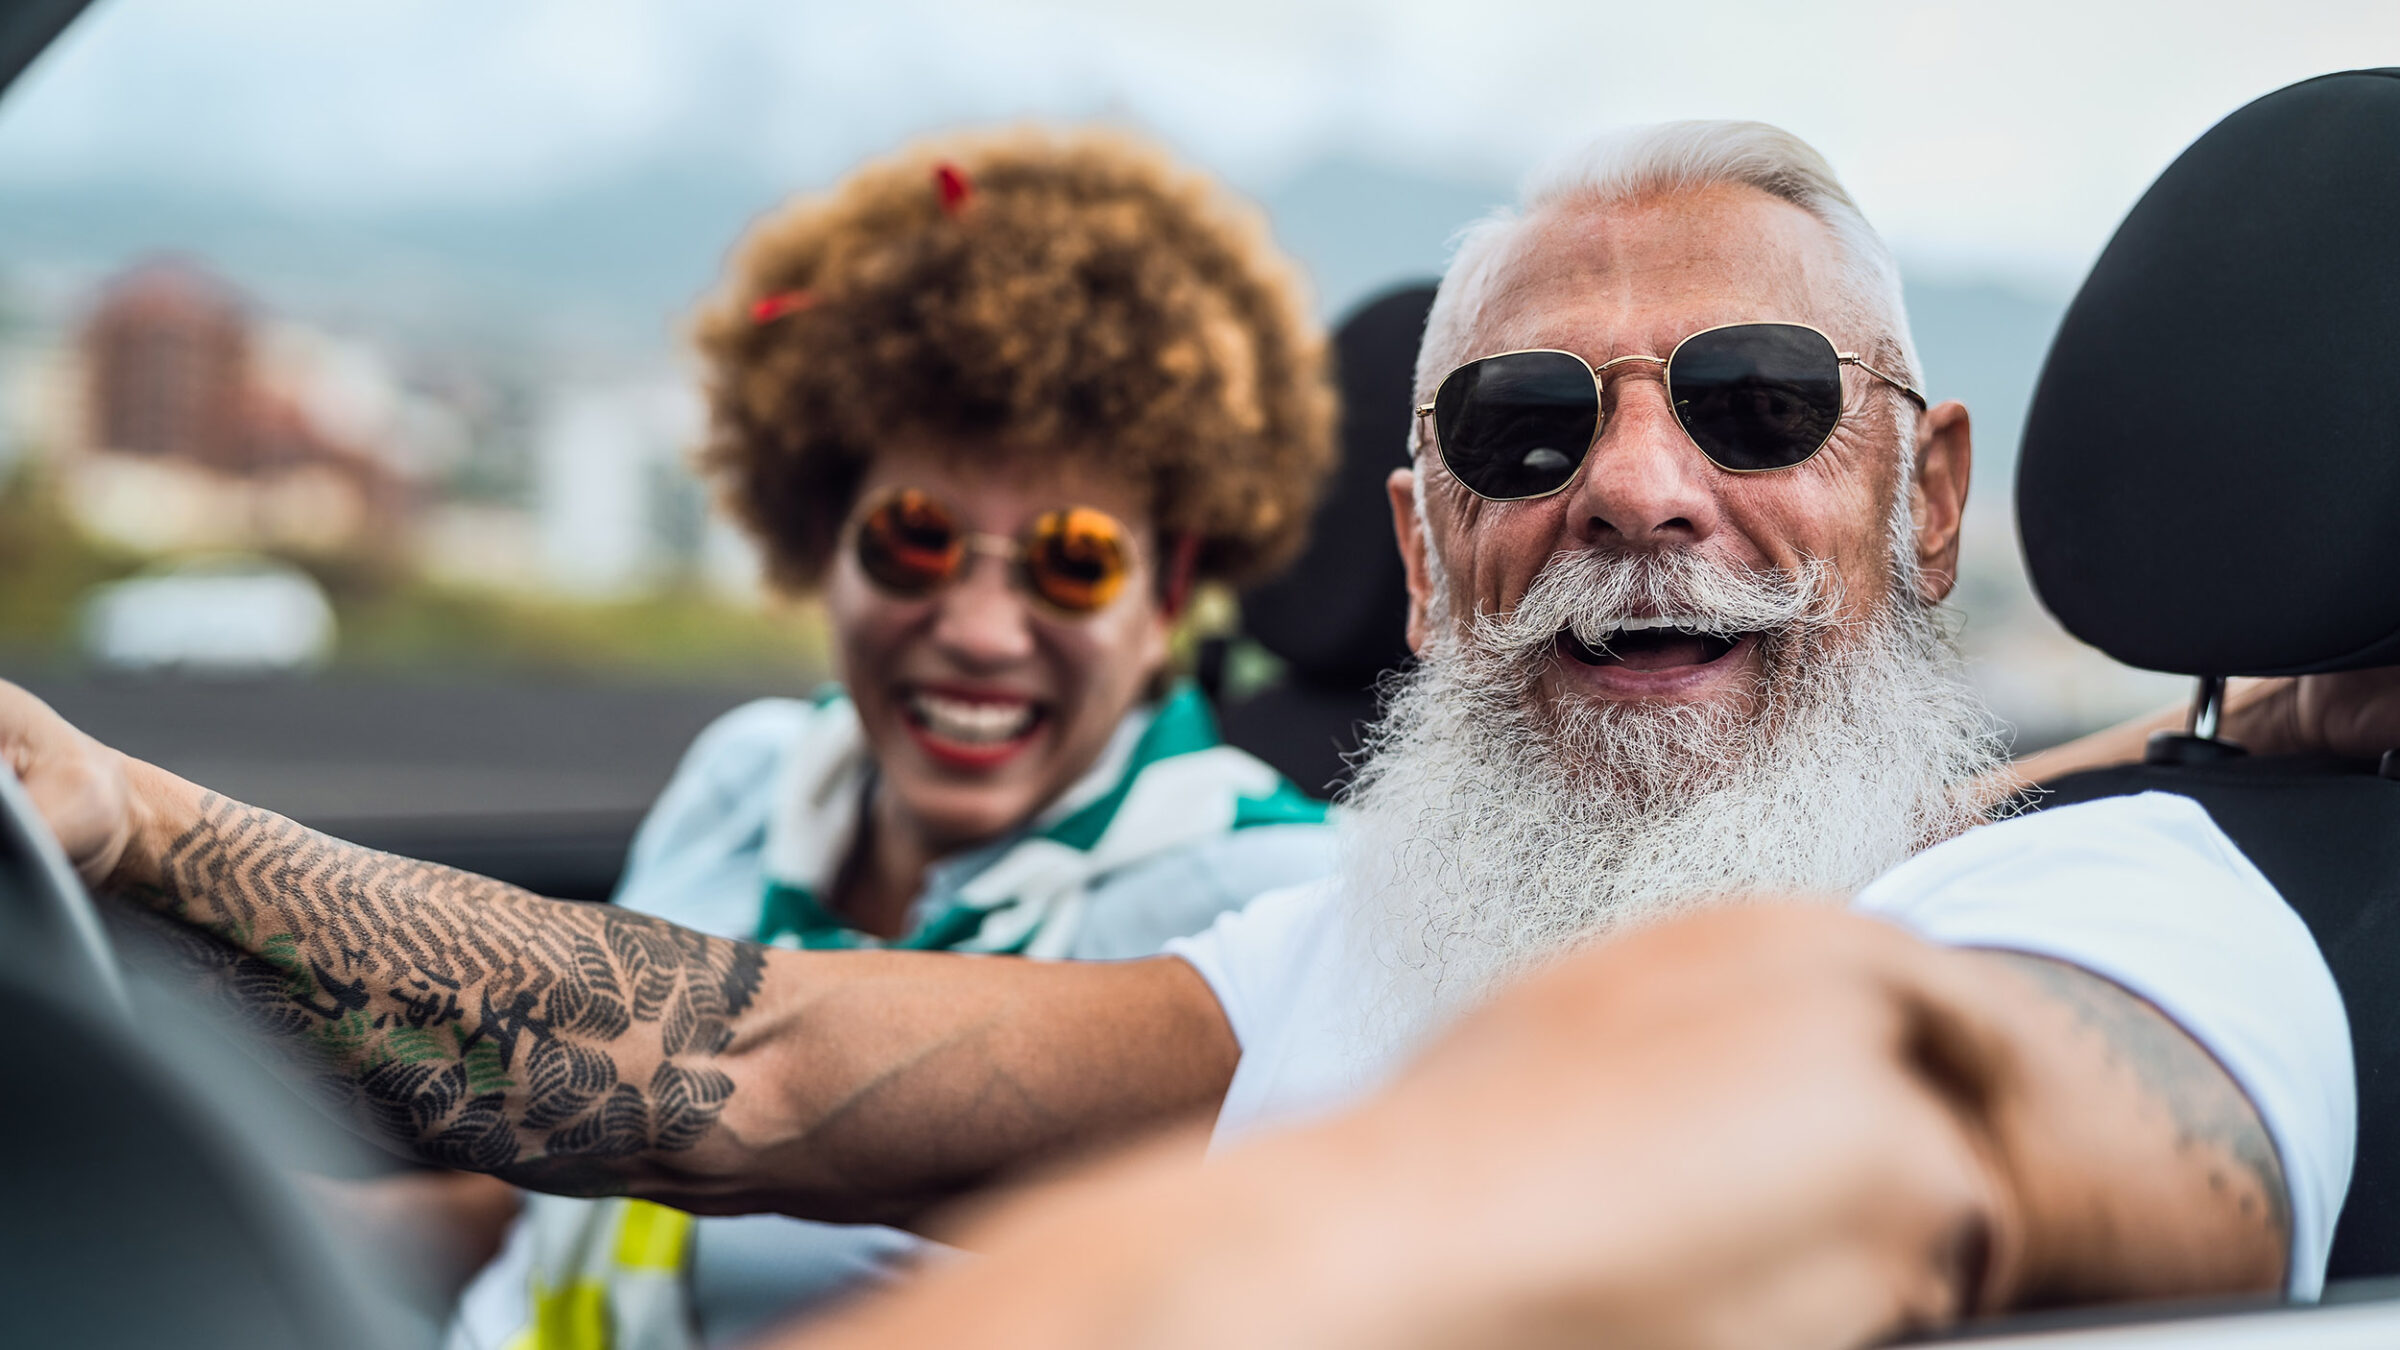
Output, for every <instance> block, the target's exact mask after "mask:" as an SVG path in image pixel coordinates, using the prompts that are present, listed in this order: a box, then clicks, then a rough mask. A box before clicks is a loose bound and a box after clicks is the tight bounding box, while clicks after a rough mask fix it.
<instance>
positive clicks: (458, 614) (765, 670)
mask: <svg viewBox="0 0 2400 1350" xmlns="http://www.w3.org/2000/svg"><path fill="white" fill-rule="evenodd" d="M154 561H156V560H154V559H148V558H144V557H142V556H141V555H139V554H136V553H132V552H129V551H126V550H123V549H117V548H112V547H110V546H108V545H105V544H102V543H99V542H96V541H94V540H92V539H90V538H88V537H87V536H85V535H84V534H83V533H82V532H81V531H79V530H77V529H76V528H75V527H74V525H73V523H72V522H70V521H69V520H68V519H67V517H66V515H65V514H64V512H63V511H62V510H61V509H60V508H59V505H58V500H57V495H56V492H55V491H54V489H53V488H52V486H51V484H50V483H49V482H48V481H47V480H46V479H45V478H44V477H43V476H42V475H41V474H39V473H37V472H20V473H18V474H16V475H14V476H13V477H12V478H10V479H9V480H7V481H5V482H0V651H6V652H12V653H17V654H19V655H20V656H22V657H25V658H30V659H33V660H37V661H42V662H57V663H61V664H71V663H73V662H74V661H76V660H77V659H78V657H77V645H76V636H77V635H76V622H77V614H78V610H79V606H80V605H81V603H82V601H83V598H84V596H85V595H87V594H88V593H89V592H90V591H91V589H92V588H93V587H94V586H98V585H100V584H102V583H104V582H108V581H113V580H116V579H117V578H120V577H123V576H126V575H129V574H131V573H133V572H136V571H139V570H141V569H142V568H143V567H145V566H147V565H149V564H150V563H152V562H154ZM291 561H292V562H293V563H294V564H296V565H297V566H299V567H301V568H304V569H305V570H307V571H308V572H310V573H311V574H312V575H314V576H315V577H316V578H317V580H318V581H319V582H321V583H322V584H323V585H324V586H325V589H326V592H327V594H328V595H330V596H331V597H332V599H333V605H334V613H335V621H336V625H337V633H338V643H339V645H338V648H337V652H336V656H335V664H336V666H337V667H338V668H341V669H347V670H358V671H396V672H403V673H424V674H428V675H431V674H458V673H510V672H525V673H543V674H600V675H610V676H620V677H629V678H640V679H667V680H673V681H676V682H700V683H715V682H719V681H726V682H735V683H743V682H755V681H757V680H759V679H762V678H764V679H769V680H772V681H774V682H776V683H778V684H786V685H790V684H800V683H805V682H807V681H809V680H812V679H814V678H816V677H818V676H820V675H822V674H823V673H824V672H825V671H826V670H827V669H828V668H829V662H828V661H827V657H826V651H827V648H826V639H825V629H824V622H823V619H822V618H821V616H820V615H819V614H818V613H817V612H816V611H815V610H813V609H805V608H792V607H786V608H782V609H780V610H761V609H758V608H755V607H751V606H746V605H740V604H735V603H732V602H729V601H727V600H724V599H721V598H719V597H716V596H713V595H710V594H708V593H707V592H705V591H703V590H702V589H700V588H699V587H697V586H684V587H677V588H670V589H667V590H664V591H661V592H659V593H656V594H652V595H647V596H642V597H639V598H634V599H626V600H610V601H581V600H571V599H563V598H558V597H552V596H542V595H534V594H525V593H516V592H506V591H497V590H481V589H472V588H465V587H458V586H445V585H437V584H435V583H432V582H428V581H425V580H423V579H422V578H419V577H416V576H414V575H411V574H409V573H408V572H406V571H404V570H401V569H397V568H394V567H389V566H375V565H370V564H363V563H360V562H357V561H355V560H351V561H344V560H328V559H321V558H294V559H291Z"/></svg>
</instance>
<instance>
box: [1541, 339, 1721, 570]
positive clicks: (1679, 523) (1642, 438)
mask: <svg viewBox="0 0 2400 1350" xmlns="http://www.w3.org/2000/svg"><path fill="white" fill-rule="evenodd" d="M1612 373H1613V372H1612ZM1613 383H1615V385H1616V389H1615V391H1614V392H1615V395H1616V396H1615V398H1613V399H1612V400H1611V401H1610V406H1609V408H1608V415H1607V419H1606V421H1605V422H1604V423H1603V424H1602V426H1601V429H1600V439H1599V440H1598V441H1597V442H1596V443H1594V444H1593V446H1592V449H1591V452H1590V453H1589V454H1588V455H1586V456H1585V457H1584V463H1583V471H1582V472H1581V473H1580V474H1578V475H1577V476H1576V479H1575V482H1574V484H1573V485H1572V486H1571V487H1569V488H1568V490H1567V491H1568V497H1569V501H1568V510H1569V511H1571V512H1572V513H1573V516H1572V518H1571V520H1570V526H1571V528H1573V529H1574V530H1575V531H1576V532H1577V534H1578V535H1579V536H1581V537H1582V538H1583V539H1584V540H1585V541H1586V542H1589V543H1595V544H1612V545H1616V546H1619V547H1630V548H1645V549H1646V548H1666V547H1684V546H1689V545H1691V544H1695V543H1698V542H1699V541H1701V540H1703V539H1706V538H1708V537H1709V536H1710V535H1711V534H1714V533H1716V530H1717V524H1718V509H1717V493H1716V489H1717V484H1716V482H1715V481H1714V475H1716V473H1717V472H1718V470H1717V468H1716V466H1715V465H1713V464H1710V463H1709V462H1708V457H1707V456H1705V455H1703V454H1701V453H1700V448H1699V447H1698V446H1696V445H1693V444H1692V441H1691V438H1690V437H1689V436H1686V435H1684V433H1683V426H1682V424H1681V423H1679V422H1677V421H1676V420H1675V413H1674V410H1673V409H1672V408H1670V407H1669V406H1668V403H1667V393H1666V386H1665V383H1664V382H1663V381H1662V380H1659V379H1657V378H1656V377H1652V378H1647V379H1645V378H1642V376H1641V375H1639V374H1635V375H1632V377H1631V378H1622V379H1618V380H1616V381H1613Z"/></svg>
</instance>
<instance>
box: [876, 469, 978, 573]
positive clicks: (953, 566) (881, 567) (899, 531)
mask: <svg viewBox="0 0 2400 1350" xmlns="http://www.w3.org/2000/svg"><path fill="white" fill-rule="evenodd" d="M965 556H966V539H965V538H964V537H963V536H962V535H961V534H960V533H959V529H958V523H957V522H956V521H954V520H952V519H951V518H950V512H949V509H948V508H946V507H944V506H943V505H942V504H941V503H940V502H937V501H935V500H934V499H933V498H931V497H928V496H926V495H925V494H924V493H922V492H918V491H915V490H913V489H911V490H907V491H901V492H895V493H893V494H892V495H891V496H889V497H886V498H884V499H883V500H882V501H880V502H878V503H876V505H875V508H874V509H873V510H871V511H869V512H867V514H866V515H865V516H864V517H863V518H861V519H860V521H859V523H858V566H859V570H860V571H862V572H865V573H866V574H867V578H868V580H870V581H873V582H874V583H875V584H876V585H878V586H881V587H883V588H884V589H885V590H887V591H890V592H892V593H894V594H895V595H904V596H919V595H928V594H931V593H932V592H933V591H934V590H935V589H936V588H938V587H939V586H941V584H942V583H943V582H945V581H948V580H949V579H950V578H951V576H952V574H954V573H956V572H957V571H958V565H959V563H960V562H961V561H963V560H964V559H965Z"/></svg>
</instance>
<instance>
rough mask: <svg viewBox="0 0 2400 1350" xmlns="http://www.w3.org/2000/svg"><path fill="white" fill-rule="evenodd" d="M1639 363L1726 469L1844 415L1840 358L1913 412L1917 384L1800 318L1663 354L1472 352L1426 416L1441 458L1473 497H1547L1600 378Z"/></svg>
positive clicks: (1782, 460)
mask: <svg viewBox="0 0 2400 1350" xmlns="http://www.w3.org/2000/svg"><path fill="white" fill-rule="evenodd" d="M1635 362H1643V363H1648V364H1651V365H1659V366H1664V367H1666V379H1667V402H1668V404H1669V405H1670V406H1672V407H1673V408H1674V410H1675V420H1676V422H1678V423H1679V424H1681V425H1682V427H1683V434H1684V435H1685V436H1687V437H1689V438H1691V442H1692V444H1694V445H1696V446H1698V447H1699V448H1700V453H1701V454H1704V455H1706V456H1708V458H1709V460H1710V462H1711V463H1714V464H1715V465H1716V466H1717V467H1718V468H1720V469H1724V470H1726V471H1727V472H1729V473H1771V472H1773V471H1775V470H1777V469H1789V468H1791V467H1793V466H1794V465H1797V464H1802V463H1805V462H1806V461H1807V460H1808V458H1809V456H1811V455H1814V454H1816V453H1817V451H1819V450H1821V449H1823V448H1824V446H1825V442H1827V441H1829V440H1831V439H1833V431H1834V428H1835V427H1837V426H1839V425H1840V424H1841V420H1842V367H1844V366H1856V367H1858V368H1859V369H1860V370H1863V371H1865V372H1866V373H1867V374H1869V375H1872V376H1874V377H1875V378H1876V379H1878V380H1881V381H1883V382H1884V383H1885V384H1888V385H1890V386H1891V387H1892V388H1894V389H1897V390H1899V391H1900V392H1901V393H1902V394H1903V395H1905V396H1906V397H1907V398H1908V400H1909V401H1910V402H1912V403H1914V404H1916V405H1917V408H1918V409H1919V410H1920V411H1922V410H1923V409H1924V408H1925V406H1926V404H1925V395H1924V394H1922V393H1920V392H1918V391H1917V389H1916V388H1915V387H1914V386H1912V385H1910V384H1909V383H1908V382H1907V381H1905V380H1900V379H1896V378H1894V377H1893V376H1890V375H1887V374H1885V373H1884V372H1882V371H1880V370H1877V369H1876V368H1875V367H1873V366H1871V365H1868V364H1867V362H1866V360H1865V358H1863V357H1861V356H1859V355H1858V354H1857V353H1856V352H1845V351H1840V350H1837V349H1836V348H1835V347H1834V345H1833V339H1832V338H1829V337H1827V336H1826V335H1825V334H1823V333H1822V332H1819V331H1818V330H1816V329H1814V328H1811V327H1809V326H1808V325H1807V324H1803V323H1729V324H1722V325H1719V326H1718V327H1715V328H1703V329H1701V330H1700V331H1699V332H1697V333H1694V334H1692V335H1691V336H1689V337H1687V338H1685V339H1684V340H1683V341H1681V342H1678V343H1676V344H1675V350H1673V351H1671V352H1669V353H1668V354H1666V355H1665V356H1647V355H1635V356H1619V357H1615V358H1612V359H1610V360H1607V361H1603V362H1601V363H1600V364H1599V365H1597V366H1594V365H1593V364H1592V363H1590V362H1589V361H1586V360H1584V359H1583V358H1582V357H1580V356H1577V355H1576V354H1575V353H1573V352H1566V351H1557V350H1554V349H1551V348H1533V349H1528V350H1525V351H1513V352H1500V353H1498V354H1496V355H1492V356H1485V357H1478V358H1477V359H1475V360H1473V361H1469V362H1467V363H1466V364H1465V365H1462V366H1460V367H1458V368H1457V369H1455V370H1452V371H1451V372H1450V373H1449V374H1447V375H1444V376H1443V377H1442V382H1441V385H1440V386H1439V387H1438V388H1436V389H1435V391H1434V395H1433V402H1431V403H1421V404H1418V405H1417V410H1416V415H1417V416H1419V417H1423V416H1425V415H1426V414H1428V413H1431V414H1432V415H1433V430H1434V444H1435V446H1436V448H1437V449H1439V450H1440V452H1441V456H1442V464H1443V465H1444V466H1445V467H1447V468H1448V469H1449V470H1450V473H1451V475H1452V476H1453V477H1455V478H1457V479H1458V481H1459V482H1461V483H1464V484H1466V486H1467V489H1468V490H1469V491H1471V492H1473V493H1474V494H1475V495H1476V496H1478V497H1484V498H1487V499H1489V500H1492V501H1497V502H1513V501H1526V500H1529V499H1532V498H1536V497H1547V496H1549V495H1551V494H1552V493H1555V492H1557V491H1559V490H1560V489H1562V488H1564V487H1566V485H1567V484H1568V483H1569V482H1571V481H1573V480H1574V477H1575V471H1576V470H1577V469H1579V468H1581V467H1582V466H1583V460H1584V457H1585V456H1586V455H1588V454H1589V453H1591V448H1592V445H1593V443H1594V442H1596V441H1598V440H1599V439H1600V427H1601V418H1602V414H1601V406H1602V405H1601V390H1600V378H1601V376H1602V375H1604V374H1606V373H1607V372H1608V371H1609V370H1610V369H1611V368H1613V367H1616V366H1621V365H1627V364H1631V363H1635Z"/></svg>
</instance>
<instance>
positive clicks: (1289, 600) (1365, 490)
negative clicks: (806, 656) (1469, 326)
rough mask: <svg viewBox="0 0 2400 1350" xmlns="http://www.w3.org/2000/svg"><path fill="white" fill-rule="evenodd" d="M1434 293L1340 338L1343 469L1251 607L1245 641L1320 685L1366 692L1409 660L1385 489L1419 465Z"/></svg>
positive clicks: (1384, 303)
mask: <svg viewBox="0 0 2400 1350" xmlns="http://www.w3.org/2000/svg"><path fill="white" fill-rule="evenodd" d="M1432 308H1433V287H1432V286H1431V285H1430V284H1427V285H1420V286H1410V287H1407V288H1405V289H1402V290H1397V291H1392V292H1389V293H1387V294H1385V295H1383V296H1381V297H1379V298H1377V299H1374V300H1371V301H1369V302H1367V303H1366V304H1365V305H1362V306H1360V307H1359V308H1358V309H1355V310H1353V311H1351V313H1350V317H1349V318H1347V319H1345V320H1343V321H1342V325H1341V327H1340V328H1339V329H1338V330H1336V331H1335V333H1334V338H1333V349H1334V362H1335V367H1336V370H1337V371H1338V373H1339V375H1340V378H1341V386H1342V462H1341V465H1340V467H1338V468H1337V469H1335V470H1334V475H1333V480H1332V481H1331V482H1329V483H1327V484H1326V485H1325V499H1324V501H1323V502H1321V503H1320V504H1319V505H1318V507H1317V514H1316V518H1315V520H1313V521H1312V522H1311V523H1310V525H1309V537H1308V550H1307V551H1306V552H1305V553H1302V554H1301V555H1300V560H1299V561H1298V562H1296V563H1294V564H1292V566H1291V568H1290V569H1289V570H1287V571H1286V572H1284V573H1283V575H1281V576H1280V577H1277V578H1276V579H1275V580H1273V581H1270V582H1268V583H1267V584H1266V585H1264V586H1261V587H1259V588H1258V589H1257V590H1254V591H1252V592H1250V593H1249V594H1248V595H1246V596H1244V597H1242V631H1243V632H1245V633H1247V634H1249V635H1250V636H1251V637H1252V638H1254V639H1256V640H1257V641H1258V642H1259V644H1260V645H1262V646H1264V647H1265V648H1266V649H1267V650H1268V651H1271V652H1273V653H1275V654H1276V655H1277V656H1280V657H1282V658H1283V659H1284V660H1285V661H1288V662H1290V663H1291V667H1292V672H1293V673H1294V674H1295V675H1298V676H1300V677H1301V678H1303V679H1306V680H1309V681H1311V682H1313V683H1317V684H1328V685H1342V686H1345V687H1363V686H1364V685H1365V684H1366V683H1367V682H1368V681H1370V680H1372V679H1374V678H1375V677H1376V676H1377V675H1378V674H1381V673H1382V672H1383V671H1385V670H1388V669H1390V668H1391V667H1393V666H1397V665H1399V664H1400V663H1402V662H1403V661H1406V660H1407V659H1408V580H1407V576H1406V574H1405V573H1404V572H1402V570H1401V567H1400V551H1399V549H1398V547H1397V546H1396V545H1394V543H1393V542H1392V510H1391V506H1390V505H1389V501H1390V499H1389V498H1388V497H1386V496H1385V494H1384V490H1383V480H1384V478H1385V477H1386V476H1388V475H1389V474H1390V473H1391V471H1392V470H1394V469H1397V468H1402V467H1405V466H1406V465H1407V463H1408V423H1409V416H1410V414H1409V409H1410V407H1411V406H1412V405H1413V404H1414V402H1415V394H1416V389H1415V384H1416V368H1417V343H1418V342H1419V341H1420V340H1422V339H1423V338H1424V336H1425V314H1426V311H1428V310H1430V309H1432Z"/></svg>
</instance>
